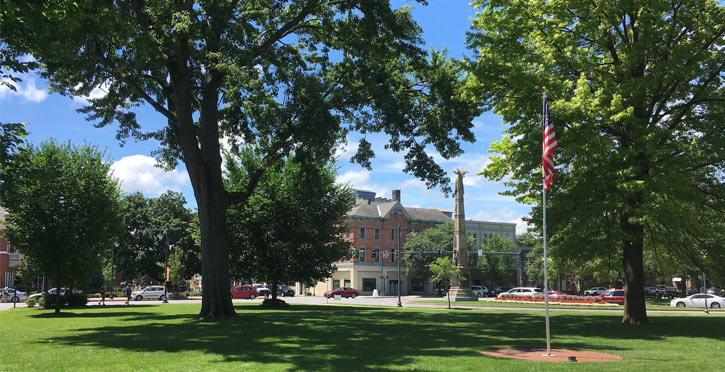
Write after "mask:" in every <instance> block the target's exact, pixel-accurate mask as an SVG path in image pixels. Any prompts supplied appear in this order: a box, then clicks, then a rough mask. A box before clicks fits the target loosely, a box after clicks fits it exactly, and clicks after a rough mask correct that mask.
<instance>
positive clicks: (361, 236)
mask: <svg viewBox="0 0 725 372" xmlns="http://www.w3.org/2000/svg"><path fill="white" fill-rule="evenodd" d="M364 239H365V226H361V227H360V240H364Z"/></svg>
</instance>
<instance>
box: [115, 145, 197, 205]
mask: <svg viewBox="0 0 725 372" xmlns="http://www.w3.org/2000/svg"><path fill="white" fill-rule="evenodd" d="M111 169H112V170H113V176H114V177H116V178H118V179H119V181H120V184H121V190H123V191H125V192H136V191H139V192H141V193H142V194H144V195H145V196H147V197H158V196H159V195H161V194H163V193H164V192H166V191H167V190H173V191H181V187H183V186H187V185H189V184H190V181H189V176H188V175H187V173H186V172H185V171H183V170H179V169H178V168H177V169H175V170H173V171H170V172H166V171H164V170H163V169H161V168H158V167H156V159H154V158H152V157H150V156H145V155H133V156H126V157H124V158H122V159H121V160H119V161H116V162H114V163H113V165H111Z"/></svg>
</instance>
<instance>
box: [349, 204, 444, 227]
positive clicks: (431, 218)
mask: <svg viewBox="0 0 725 372" xmlns="http://www.w3.org/2000/svg"><path fill="white" fill-rule="evenodd" d="M393 210H399V211H401V212H403V213H405V215H406V217H408V219H409V220H410V221H420V222H423V221H425V222H434V223H443V222H448V221H451V218H450V217H448V216H447V215H446V214H445V213H443V212H441V211H440V210H439V209H436V208H410V207H404V206H402V205H401V204H400V203H399V202H397V201H391V202H385V203H376V204H373V203H371V204H367V203H364V204H360V205H358V206H356V207H355V208H353V209H352V210H351V211H350V212H348V214H347V216H348V218H356V217H357V218H380V219H386V218H388V215H389V214H390V212H392V211H393Z"/></svg>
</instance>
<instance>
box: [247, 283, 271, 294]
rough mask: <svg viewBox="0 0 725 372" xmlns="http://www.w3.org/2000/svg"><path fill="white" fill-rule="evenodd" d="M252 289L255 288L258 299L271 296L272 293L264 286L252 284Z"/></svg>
mask: <svg viewBox="0 0 725 372" xmlns="http://www.w3.org/2000/svg"><path fill="white" fill-rule="evenodd" d="M252 287H254V288H257V293H258V294H259V297H265V296H269V295H271V294H272V291H271V290H270V289H269V288H267V286H266V285H264V284H260V283H254V284H252Z"/></svg>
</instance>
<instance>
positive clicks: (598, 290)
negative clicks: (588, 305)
mask: <svg viewBox="0 0 725 372" xmlns="http://www.w3.org/2000/svg"><path fill="white" fill-rule="evenodd" d="M607 290H608V288H607V287H592V288H589V289H587V290H586V291H584V295H585V296H599V295H600V294H604V292H606V291H607Z"/></svg>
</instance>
